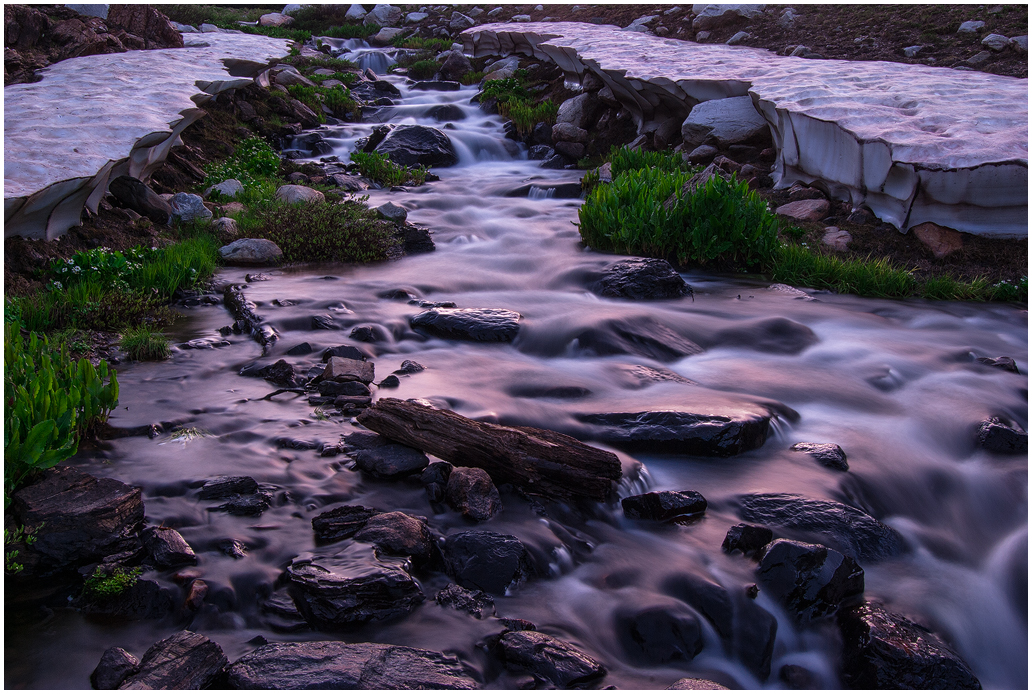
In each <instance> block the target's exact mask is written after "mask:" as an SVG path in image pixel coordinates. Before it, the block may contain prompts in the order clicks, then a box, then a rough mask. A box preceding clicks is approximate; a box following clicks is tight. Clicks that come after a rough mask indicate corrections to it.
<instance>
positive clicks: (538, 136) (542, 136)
mask: <svg viewBox="0 0 1032 694" xmlns="http://www.w3.org/2000/svg"><path fill="white" fill-rule="evenodd" d="M551 144H552V126H550V125H549V124H548V123H544V122H541V123H537V124H535V125H534V129H533V130H531V131H530V137H528V138H527V145H528V146H530V147H532V148H533V147H535V146H536V147H540V146H541V145H551Z"/></svg>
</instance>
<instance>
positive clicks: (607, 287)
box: [591, 258, 692, 299]
mask: <svg viewBox="0 0 1032 694" xmlns="http://www.w3.org/2000/svg"><path fill="white" fill-rule="evenodd" d="M591 291H593V292H595V293H596V294H598V295H599V296H604V297H609V298H626V299H677V298H680V297H682V296H686V295H690V294H691V293H692V288H691V287H690V286H689V285H688V283H687V282H685V281H684V278H682V277H681V275H679V274H678V273H677V271H676V270H674V268H673V266H671V265H670V263H668V262H667V261H665V260H659V259H655V258H634V259H631V260H621V261H620V262H617V263H613V264H612V265H610V266H609V267H607V268H606V270H605V274H604V275H603V276H602V278H601V279H599V280H598V281H597V282H595V283H594V284H592V285H591Z"/></svg>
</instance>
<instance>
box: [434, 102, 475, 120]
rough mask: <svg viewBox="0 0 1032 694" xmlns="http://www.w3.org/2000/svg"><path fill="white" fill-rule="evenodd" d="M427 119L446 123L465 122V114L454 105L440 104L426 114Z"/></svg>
mask: <svg viewBox="0 0 1032 694" xmlns="http://www.w3.org/2000/svg"><path fill="white" fill-rule="evenodd" d="M426 117H427V118H433V119H434V120H436V121H439V122H442V123H446V122H452V121H457V120H466V112H465V111H463V110H462V108H461V107H460V106H457V105H455V104H441V105H439V106H434V107H433V108H431V109H429V110H428V111H427V112H426Z"/></svg>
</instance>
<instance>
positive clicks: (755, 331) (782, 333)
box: [714, 285, 820, 354]
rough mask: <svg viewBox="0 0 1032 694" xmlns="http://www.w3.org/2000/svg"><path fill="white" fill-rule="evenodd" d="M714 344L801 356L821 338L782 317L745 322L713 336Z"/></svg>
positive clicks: (799, 324)
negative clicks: (800, 354)
mask: <svg viewBox="0 0 1032 694" xmlns="http://www.w3.org/2000/svg"><path fill="white" fill-rule="evenodd" d="M774 286H776V285H774ZM714 340H715V342H717V343H718V344H721V345H728V346H735V347H744V348H747V349H754V350H756V351H758V352H768V353H771V354H799V353H801V352H803V351H805V350H806V349H808V348H809V347H812V346H813V345H815V344H817V343H818V342H820V338H818V337H817V335H816V333H814V332H813V330H811V329H810V328H809V327H807V326H805V325H803V324H802V323H797V322H795V321H793V320H789V319H788V318H782V317H776V318H761V319H759V320H754V321H750V322H743V323H741V324H739V325H736V326H735V327H733V328H727V329H725V330H721V331H720V332H718V333H717V334H716V335H715V336H714Z"/></svg>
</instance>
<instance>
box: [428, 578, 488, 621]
mask: <svg viewBox="0 0 1032 694" xmlns="http://www.w3.org/2000/svg"><path fill="white" fill-rule="evenodd" d="M434 602H436V603H437V604H438V605H441V606H442V607H450V608H452V609H453V610H461V611H463V612H468V613H469V614H471V615H473V616H474V617H476V618H477V619H483V618H484V617H490V616H491V615H493V614H494V600H492V599H491V596H490V595H488V594H487V593H485V592H484V591H482V590H466V589H465V588H463V587H462V586H459V585H456V584H454V583H449V584H448V585H447V586H446V587H445V588H444V589H443V590H441V591H440V592H438V593H437V595H435V596H434Z"/></svg>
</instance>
